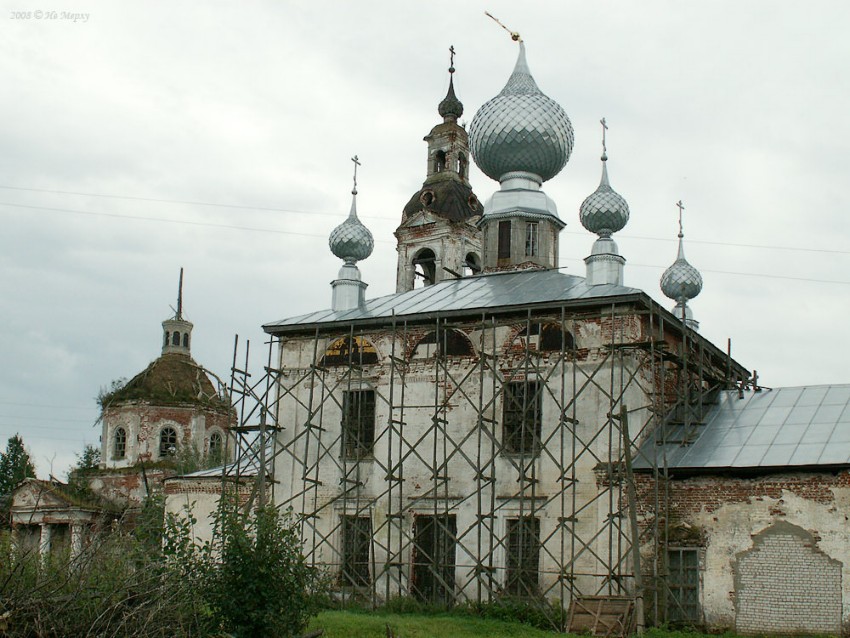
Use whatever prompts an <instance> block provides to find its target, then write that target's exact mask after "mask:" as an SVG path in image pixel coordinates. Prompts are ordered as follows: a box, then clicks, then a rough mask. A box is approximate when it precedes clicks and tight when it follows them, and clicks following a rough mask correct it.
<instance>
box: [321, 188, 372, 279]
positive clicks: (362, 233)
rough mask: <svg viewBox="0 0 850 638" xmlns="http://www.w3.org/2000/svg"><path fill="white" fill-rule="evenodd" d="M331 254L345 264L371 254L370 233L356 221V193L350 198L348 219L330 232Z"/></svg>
mask: <svg viewBox="0 0 850 638" xmlns="http://www.w3.org/2000/svg"><path fill="white" fill-rule="evenodd" d="M328 244H329V245H330V248H331V252H332V253H333V254H334V255H336V256H337V257H339V258H340V259H342V260H344V261H345V262H346V263H352V264H353V263H354V262H356V261H360V260H361V259H366V258H367V257H368V256H369V255H371V254H372V249H373V248H374V247H375V240H374V239H373V238H372V233H371V232H369V229H368V228H366V227H365V226H364V225H363V224H362V223H361V222H360V220H359V219H357V191H356V190H355V191H353V193H352V197H351V212H350V213H349V214H348V219H346V220H345V221H344V222H342V223H341V224H340V225H339V226H337V227H336V228H334V229H333V230H332V231H331V235H330V237H329V238H328Z"/></svg>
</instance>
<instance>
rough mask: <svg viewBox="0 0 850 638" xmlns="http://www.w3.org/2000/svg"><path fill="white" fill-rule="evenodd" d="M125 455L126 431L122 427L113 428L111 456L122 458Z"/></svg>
mask: <svg viewBox="0 0 850 638" xmlns="http://www.w3.org/2000/svg"><path fill="white" fill-rule="evenodd" d="M125 456H127V431H126V430H125V429H124V428H118V429H117V430H115V444H114V445H113V447H112V458H114V459H123V458H124V457H125Z"/></svg>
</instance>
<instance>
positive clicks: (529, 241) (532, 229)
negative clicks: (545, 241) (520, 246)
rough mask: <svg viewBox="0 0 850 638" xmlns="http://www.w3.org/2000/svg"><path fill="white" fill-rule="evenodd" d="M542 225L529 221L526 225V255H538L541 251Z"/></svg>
mask: <svg viewBox="0 0 850 638" xmlns="http://www.w3.org/2000/svg"><path fill="white" fill-rule="evenodd" d="M539 233H540V225H539V224H538V223H537V222H528V223H527V224H526V225H525V256H526V257H536V256H537V253H538V252H539V248H540V247H539V242H540V237H539Z"/></svg>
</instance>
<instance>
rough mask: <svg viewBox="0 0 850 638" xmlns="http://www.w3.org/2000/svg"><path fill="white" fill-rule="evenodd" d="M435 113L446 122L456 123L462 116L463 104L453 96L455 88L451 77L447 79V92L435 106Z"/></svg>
mask: <svg viewBox="0 0 850 638" xmlns="http://www.w3.org/2000/svg"><path fill="white" fill-rule="evenodd" d="M437 113H439V114H440V117H442V118H443V120H445V121H446V122H450V121H455V122H456V121H457V120H458V119H459V118H460V116H461V115H463V103H462V102H461V101H460V100H459V99H457V96H456V95H455V86H454V82H453V81H452V78H451V76H450V77H449V92H448V93H446V97H444V98H443V101H442V102H440V104H439V106H437Z"/></svg>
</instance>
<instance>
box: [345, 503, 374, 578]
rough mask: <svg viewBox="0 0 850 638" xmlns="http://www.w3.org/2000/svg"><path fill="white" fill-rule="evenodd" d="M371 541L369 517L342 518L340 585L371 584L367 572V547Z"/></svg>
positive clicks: (370, 521)
mask: <svg viewBox="0 0 850 638" xmlns="http://www.w3.org/2000/svg"><path fill="white" fill-rule="evenodd" d="M371 541H372V519H371V518H370V517H368V516H343V517H342V568H341V569H340V572H339V582H340V585H346V586H350V587H366V586H368V585H369V584H370V583H371V582H372V578H371V576H370V572H369V546H370V544H371Z"/></svg>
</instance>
